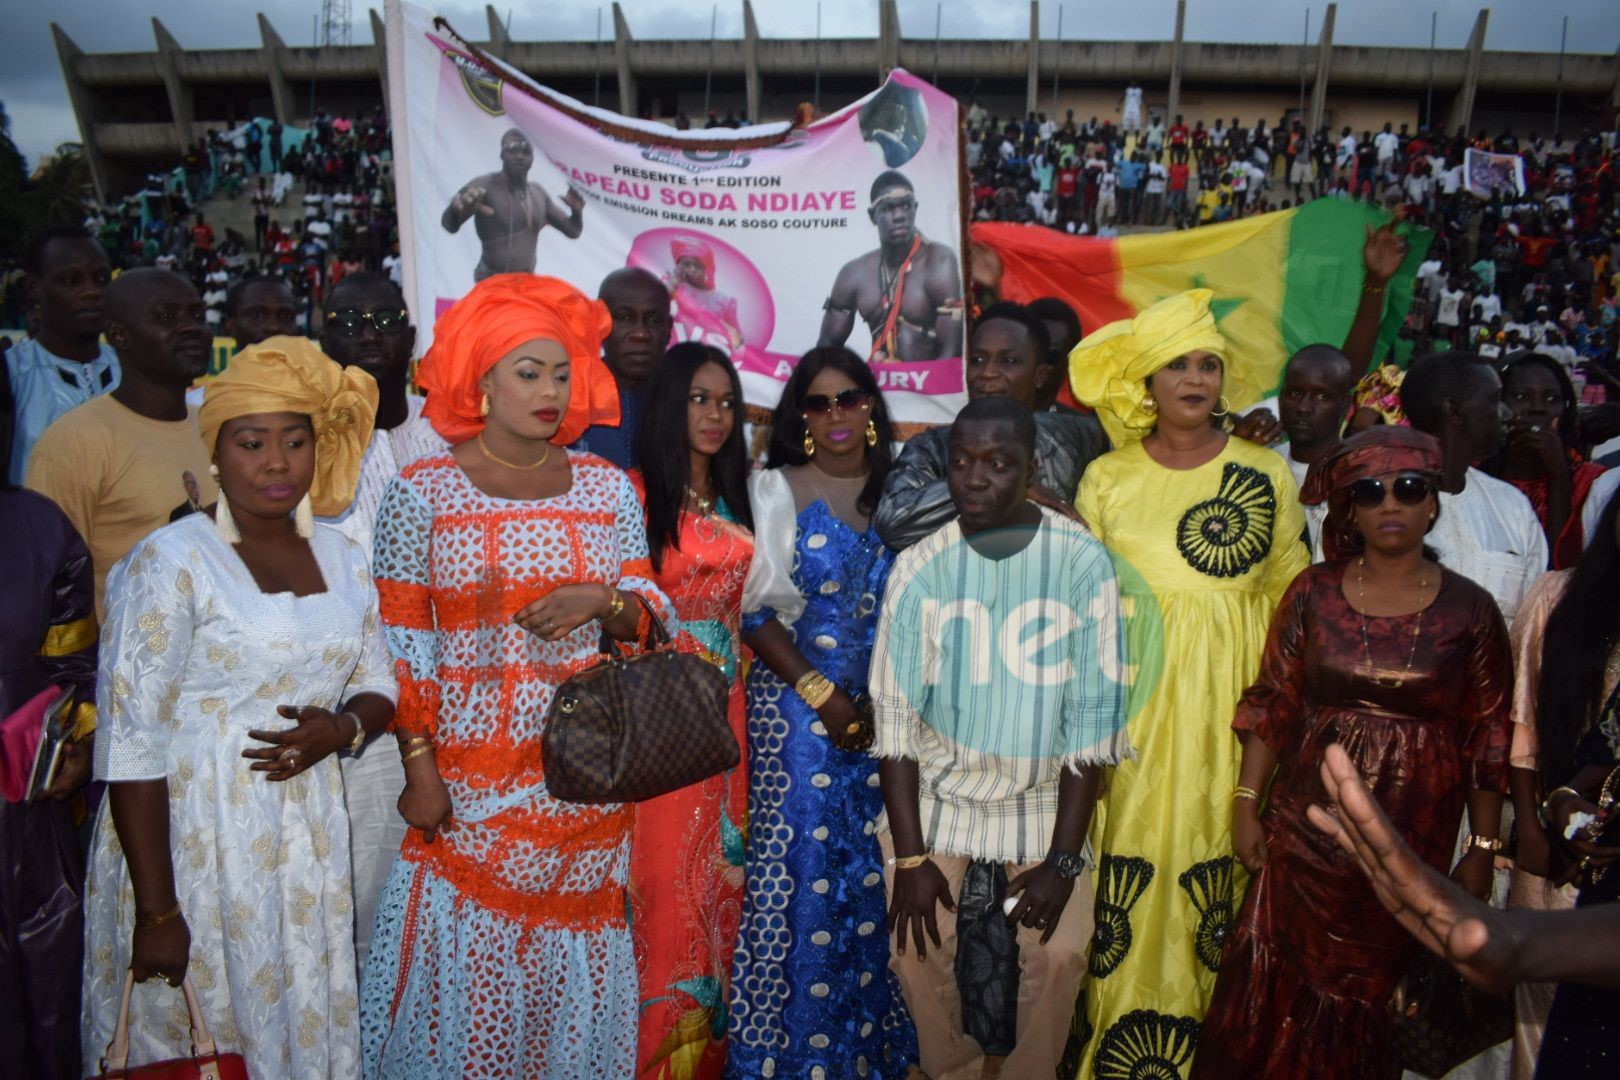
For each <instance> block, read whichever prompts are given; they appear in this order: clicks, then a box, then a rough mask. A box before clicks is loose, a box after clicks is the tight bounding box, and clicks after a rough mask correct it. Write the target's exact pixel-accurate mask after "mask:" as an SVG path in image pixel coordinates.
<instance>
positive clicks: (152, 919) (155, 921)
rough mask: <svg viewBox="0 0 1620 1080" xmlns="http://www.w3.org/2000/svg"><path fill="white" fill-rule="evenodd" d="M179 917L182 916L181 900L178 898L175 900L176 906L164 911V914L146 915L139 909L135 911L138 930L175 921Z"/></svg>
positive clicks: (149, 928)
mask: <svg viewBox="0 0 1620 1080" xmlns="http://www.w3.org/2000/svg"><path fill="white" fill-rule="evenodd" d="M179 917H180V901H178V900H176V901H175V902H174V907H173V908H171V909H170V910H168V911H166V912H164V913H163V914H162V915H146V916H143V915H142V914H141V913H140V912H138V911H137V912H136V913H135V929H137V930H151V929H152V928H153V927H157V926H162V925H163V924H164V923H166V922H173V921H174V920H175V919H178V918H179Z"/></svg>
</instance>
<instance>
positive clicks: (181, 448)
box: [26, 269, 218, 618]
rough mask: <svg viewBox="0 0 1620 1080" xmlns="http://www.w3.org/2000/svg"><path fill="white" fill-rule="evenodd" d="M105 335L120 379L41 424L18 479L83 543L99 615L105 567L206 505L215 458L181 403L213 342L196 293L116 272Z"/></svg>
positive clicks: (145, 275)
mask: <svg viewBox="0 0 1620 1080" xmlns="http://www.w3.org/2000/svg"><path fill="white" fill-rule="evenodd" d="M107 341H108V343H109V344H111V345H112V347H113V348H114V349H116V350H117V351H118V360H119V363H120V364H121V365H122V367H123V381H122V382H121V383H120V384H119V385H118V388H117V389H116V390H113V391H112V392H111V393H109V394H103V395H102V396H101V397H98V398H94V399H92V400H91V401H88V402H86V403H84V404H83V405H80V406H77V407H76V408H74V409H71V410H69V411H68V412H67V414H65V415H64V416H63V417H62V418H61V419H59V420H57V421H56V422H55V423H54V424H52V425H51V426H50V427H49V428H47V429H46V430H45V434H44V435H42V436H41V437H40V439H39V442H38V443H36V444H35V446H34V452H33V456H32V457H30V458H29V461H28V473H27V480H26V482H27V486H28V487H30V488H32V489H33V490H35V491H37V492H39V493H40V494H42V495H45V496H46V497H48V498H50V499H51V500H52V501H54V502H55V503H56V504H57V505H58V506H60V507H61V508H62V510H63V512H64V513H66V514H67V516H68V518H69V519H70V520H71V521H72V522H73V525H74V527H75V528H76V529H78V530H79V534H80V535H81V536H83V537H84V540H85V543H86V544H88V545H89V547H90V556H91V558H92V560H93V561H94V563H95V575H96V616H97V618H100V617H101V615H102V613H103V611H104V610H105V606H106V598H105V596H104V595H103V591H104V589H105V586H106V581H107V572H108V571H109V570H111V569H112V567H113V565H114V564H115V563H117V562H118V560H120V559H122V558H123V557H124V556H125V555H127V554H129V552H130V550H131V549H133V548H134V547H135V545H136V544H138V543H139V542H140V541H141V540H143V539H145V537H146V536H147V534H148V533H150V532H152V531H153V530H154V529H158V528H161V527H162V526H163V525H166V524H167V523H168V521H169V517H170V515H171V514H172V513H173V512H174V511H175V510H176V509H177V508H178V507H180V506H181V505H182V504H184V503H185V502H186V501H187V500H188V498H196V499H197V500H198V501H199V502H201V503H203V504H207V503H210V502H212V501H213V500H214V498H215V496H216V495H217V492H218V489H217V488H216V486H215V484H214V480H213V477H212V476H210V475H209V471H208V466H209V464H210V462H211V461H212V459H213V455H212V454H211V453H210V448H208V447H205V446H203V443H202V436H201V434H200V433H199V431H198V428H197V414H196V410H195V409H188V408H187V407H186V388H187V387H189V386H190V385H191V384H192V382H193V381H194V380H196V379H197V378H198V377H199V376H200V375H202V374H203V373H204V372H205V371H207V369H208V354H209V350H210V349H211V348H212V347H213V335H212V333H211V332H210V330H209V328H208V320H207V318H206V314H205V308H204V305H203V302H202V299H201V298H200V297H199V296H198V295H197V290H196V289H194V288H192V286H191V283H190V282H189V281H187V280H186V279H185V278H183V277H181V276H180V275H179V274H175V273H173V272H171V271H168V270H155V269H142V270H131V271H129V272H127V273H125V274H123V275H122V276H120V277H119V278H118V279H117V280H116V281H114V282H113V283H112V285H111V286H110V287H109V288H108V289H107ZM188 475H189V478H190V480H191V481H192V488H193V489H194V490H192V491H189V492H188V489H187V480H188Z"/></svg>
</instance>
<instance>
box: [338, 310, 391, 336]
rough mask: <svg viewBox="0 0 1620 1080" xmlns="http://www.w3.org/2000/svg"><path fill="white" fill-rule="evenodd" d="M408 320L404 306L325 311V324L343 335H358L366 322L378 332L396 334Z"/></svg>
mask: <svg viewBox="0 0 1620 1080" xmlns="http://www.w3.org/2000/svg"><path fill="white" fill-rule="evenodd" d="M409 320H410V316H409V315H407V314H406V312H405V309H404V308H378V309H377V310H376V311H361V310H360V309H358V308H344V309H343V310H342V311H328V312H327V313H326V325H327V326H330V327H331V328H332V329H334V330H336V331H337V332H338V333H340V334H342V335H343V336H344V337H359V336H360V334H361V332H362V331H363V330H364V329H365V325H366V323H370V324H371V325H372V326H373V327H375V328H376V330H377V333H379V334H397V333H399V332H400V331H401V330H403V329H405V324H406V323H407V322H408V321H409Z"/></svg>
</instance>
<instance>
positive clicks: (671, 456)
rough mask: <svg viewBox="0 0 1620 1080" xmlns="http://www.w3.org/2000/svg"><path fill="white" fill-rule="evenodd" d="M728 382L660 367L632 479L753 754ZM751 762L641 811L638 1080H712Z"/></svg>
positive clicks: (688, 363) (635, 900)
mask: <svg viewBox="0 0 1620 1080" xmlns="http://www.w3.org/2000/svg"><path fill="white" fill-rule="evenodd" d="M742 409H743V394H742V383H741V381H740V380H739V379H738V378H737V369H736V368H735V367H733V366H732V363H731V361H730V360H728V359H727V358H726V354H725V353H723V352H721V351H720V350H719V349H716V348H715V347H713V346H712V345H699V344H697V343H695V342H683V343H682V344H680V345H676V346H675V347H674V348H672V349H670V350H669V352H668V353H666V354H665V356H664V359H663V361H662V362H661V363H660V364H659V367H658V372H657V374H656V375H654V376H653V380H652V384H651V386H650V387H649V388H648V393H647V411H646V412H645V413H643V414H642V418H641V429H640V432H639V434H638V436H637V439H636V446H637V448H638V450H639V453H638V457H639V465H640V467H639V469H638V471H636V472H633V473H631V474H630V480H631V482H632V483H634V484H635V485H636V488H637V491H638V492H639V493H640V495H641V501H642V504H643V506H645V508H646V511H647V548H648V552H649V555H650V556H651V560H652V580H653V582H654V583H655V584H656V585H657V586H658V587H659V588H660V589H661V590H663V592H664V595H665V596H668V597H669V600H670V603H672V604H674V605H675V613H676V615H677V616H678V617H679V618H680V621H681V634H680V636H679V638H678V645H679V647H681V648H686V649H691V650H694V651H697V652H698V653H699V654H700V655H702V656H704V657H706V658H707V659H708V660H710V661H711V662H712V663H714V664H715V665H716V666H717V667H719V668H720V670H721V671H723V672H725V674H726V677H727V678H728V679H730V680H731V697H730V699H729V703H728V709H727V715H728V718H729V719H730V721H731V730H732V733H733V734H734V735H735V736H736V737H737V744H738V746H739V747H746V746H747V743H748V732H747V710H746V708H745V706H744V701H745V699H744V695H743V687H742V681H741V679H740V678H739V677H738V675H739V660H740V653H741V651H742V649H741V633H742V627H741V622H742V598H743V583H744V582H745V581H746V580H747V578H748V567H749V564H750V563H751V562H752V561H753V557H754V536H753V532H752V528H753V515H752V514H751V513H750V512H749V508H748V485H747V480H748V456H747V452H746V451H745V449H744V447H743V423H742ZM747 822H748V759H747V756H746V754H745V755H744V756H743V758H742V759H741V760H739V761H738V763H737V765H736V767H735V768H733V769H730V770H728V771H727V772H725V773H723V774H720V775H717V776H711V777H709V778H708V779H707V780H705V781H703V782H702V783H699V784H692V785H690V786H688V787H684V788H681V789H680V790H678V791H671V792H669V793H668V794H666V795H661V796H659V797H658V798H656V799H650V800H648V801H646V802H643V803H639V804H638V805H637V806H636V824H635V829H634V831H633V832H632V834H631V841H630V889H629V891H630V909H631V922H630V927H631V931H632V932H633V934H634V937H635V944H636V964H637V968H638V969H639V973H640V977H641V1008H640V1036H639V1046H638V1049H637V1052H636V1075H637V1076H638V1077H646V1078H648V1080H654V1078H658V1080H662V1078H665V1077H669V1078H680V1080H718V1078H719V1076H720V1073H721V1070H722V1069H723V1068H724V1066H725V1060H726V1038H725V1034H726V1016H727V1011H726V1002H727V1000H728V998H729V996H730V993H729V988H730V985H731V957H732V953H733V952H735V951H736V948H737V925H738V921H739V920H740V919H741V916H742V896H743V856H744V851H743V833H744V829H745V827H746V825H747Z"/></svg>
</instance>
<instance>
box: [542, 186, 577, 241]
mask: <svg viewBox="0 0 1620 1080" xmlns="http://www.w3.org/2000/svg"><path fill="white" fill-rule="evenodd" d="M540 197H541V198H543V199H545V200H546V222H547V223H548V224H549V225H550V226H551V227H552V228H554V229H556V230H557V231H558V232H560V233H562V234H563V235H564V236H566V237H568V239H570V240H577V239H579V234H580V233H582V232H584V231H585V199H584V197H583V196H581V195H580V193H579V192H577V191H575V190H574V189H573V188H571V187H570V188H569V189H568V193H567V194H566V195H564V196H563V197H562V204H561V205H558V203H557V200H556V199H553V198H552V197H551V196H549V195H547V194H546V193H545V192H544V191H542V192H540ZM564 206H566V207H568V213H566V214H564V213H563V207H564Z"/></svg>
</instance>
